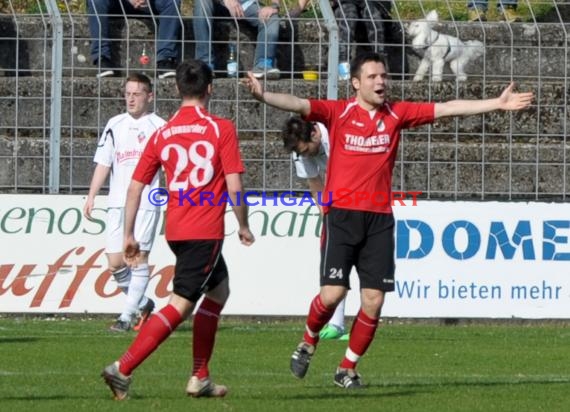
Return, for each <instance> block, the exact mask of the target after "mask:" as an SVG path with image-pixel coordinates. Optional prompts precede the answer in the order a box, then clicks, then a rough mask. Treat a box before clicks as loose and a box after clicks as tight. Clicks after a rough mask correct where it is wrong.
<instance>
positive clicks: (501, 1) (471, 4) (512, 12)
mask: <svg viewBox="0 0 570 412" xmlns="http://www.w3.org/2000/svg"><path fill="white" fill-rule="evenodd" d="M517 1H518V0H497V13H498V14H499V15H500V16H501V20H504V21H506V22H508V23H514V22H516V21H521V18H520V16H519V15H518V14H517ZM488 3H489V1H488V0H469V1H468V2H467V8H468V11H467V19H468V20H469V21H478V20H481V21H486V20H487V8H488Z"/></svg>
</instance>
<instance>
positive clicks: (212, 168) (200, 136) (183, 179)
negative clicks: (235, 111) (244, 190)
mask: <svg viewBox="0 0 570 412" xmlns="http://www.w3.org/2000/svg"><path fill="white" fill-rule="evenodd" d="M161 165H162V166H163V167H164V171H165V173H166V185H167V187H166V188H167V190H168V193H169V200H168V207H167V210H166V239H167V240H192V239H197V240H199V239H223V238H224V215H225V211H226V207H227V206H228V204H231V203H230V202H231V201H230V199H229V196H228V193H227V186H226V180H225V176H226V175H228V174H232V173H243V172H244V167H243V163H242V160H241V155H240V152H239V144H238V139H237V134H236V129H235V126H234V124H233V123H232V122H231V121H230V120H227V119H223V118H220V117H216V116H213V115H212V114H210V113H208V112H207V111H206V110H205V109H203V108H201V107H197V106H184V107H181V108H180V110H178V112H176V114H175V115H174V116H172V118H171V119H170V120H169V121H168V122H167V123H166V124H165V125H164V126H162V127H161V128H160V129H158V130H157V131H156V133H155V134H154V135H153V136H152V137H151V139H150V140H149V142H148V144H147V145H146V147H145V150H144V152H143V154H142V157H141V159H140V161H139V163H138V165H137V168H136V169H135V171H134V173H133V179H134V180H137V181H139V182H142V183H146V184H148V183H150V182H151V181H152V177H153V176H154V174H155V173H156V172H157V171H158V169H159V168H160V166H161Z"/></svg>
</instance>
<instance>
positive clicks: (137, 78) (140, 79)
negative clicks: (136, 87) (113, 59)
mask: <svg viewBox="0 0 570 412" xmlns="http://www.w3.org/2000/svg"><path fill="white" fill-rule="evenodd" d="M128 82H136V83H142V84H143V85H144V86H145V87H146V91H147V92H152V82H151V81H150V78H149V77H148V76H147V75H146V74H143V73H139V72H134V73H131V74H129V75H128V76H127V79H126V80H125V85H126V84H127V83H128Z"/></svg>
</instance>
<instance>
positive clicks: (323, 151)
mask: <svg viewBox="0 0 570 412" xmlns="http://www.w3.org/2000/svg"><path fill="white" fill-rule="evenodd" d="M316 125H317V127H318V128H319V130H320V132H321V147H320V148H319V153H317V154H316V155H315V156H306V155H302V156H298V155H297V154H296V153H295V152H293V153H292V154H291V155H292V156H293V163H295V170H296V171H297V176H298V177H300V178H302V179H308V178H310V177H317V176H319V175H324V173H325V170H326V168H327V161H328V159H329V153H330V143H329V131H328V130H327V128H326V127H325V126H324V125H323V124H322V123H318V122H317V123H316Z"/></svg>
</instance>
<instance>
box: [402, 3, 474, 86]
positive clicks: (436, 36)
mask: <svg viewBox="0 0 570 412" xmlns="http://www.w3.org/2000/svg"><path fill="white" fill-rule="evenodd" d="M437 22H438V16H437V12H436V11H435V10H432V11H430V12H429V13H428V14H427V16H426V18H425V19H424V20H415V21H413V22H411V23H410V24H409V25H408V27H407V28H406V32H407V33H408V35H409V36H410V37H411V38H412V47H413V48H414V49H415V50H420V51H422V50H423V52H424V55H423V59H422V61H421V63H420V65H419V66H418V69H417V70H416V75H415V76H414V81H415V82H418V81H420V80H422V79H423V77H424V76H425V75H426V73H427V72H428V70H429V68H430V66H431V68H432V72H431V80H432V81H434V82H440V81H441V78H442V73H443V65H444V64H445V62H448V63H449V67H450V68H451V71H452V72H453V73H455V75H456V76H457V80H459V81H465V80H467V75H466V74H465V66H466V65H467V63H468V62H469V61H470V60H474V59H476V58H478V57H479V56H482V55H483V53H484V52H485V48H484V46H483V43H481V42H480V41H477V40H470V41H466V42H462V41H461V40H459V39H458V38H457V37H454V36H449V35H447V34H442V33H438V32H437V31H435V30H433V27H434V26H435V25H436V23H437Z"/></svg>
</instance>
